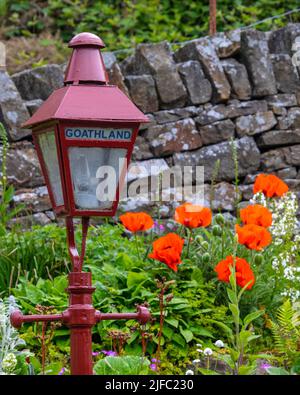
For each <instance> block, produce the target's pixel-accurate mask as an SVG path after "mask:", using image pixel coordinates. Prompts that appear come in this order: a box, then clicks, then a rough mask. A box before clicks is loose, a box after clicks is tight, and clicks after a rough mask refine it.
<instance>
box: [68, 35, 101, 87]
mask: <svg viewBox="0 0 300 395" xmlns="http://www.w3.org/2000/svg"><path fill="white" fill-rule="evenodd" d="M69 47H70V48H72V49H73V53H72V56H71V59H70V61H69V65H68V67H67V71H66V75H65V81H64V83H65V85H69V84H100V85H107V84H108V75H107V72H106V69H105V65H104V61H103V58H102V55H101V51H100V50H101V48H104V47H105V45H104V43H103V41H102V40H101V38H100V37H98V36H96V35H95V34H93V33H86V32H85V33H80V34H77V35H76V36H75V37H73V38H72V40H71V41H70V42H69Z"/></svg>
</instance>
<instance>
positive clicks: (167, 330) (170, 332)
mask: <svg viewBox="0 0 300 395" xmlns="http://www.w3.org/2000/svg"><path fill="white" fill-rule="evenodd" d="M163 334H164V336H166V337H167V338H168V339H169V340H170V339H172V337H173V334H174V330H173V329H171V328H170V327H168V326H167V325H164V327H163Z"/></svg>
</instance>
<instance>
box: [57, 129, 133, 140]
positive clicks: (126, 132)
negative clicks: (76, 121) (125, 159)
mask: <svg viewBox="0 0 300 395" xmlns="http://www.w3.org/2000/svg"><path fill="white" fill-rule="evenodd" d="M65 137H66V138H67V139H80V140H101V141H130V140H131V137H132V130H131V129H112V128H95V129H92V128H66V129H65Z"/></svg>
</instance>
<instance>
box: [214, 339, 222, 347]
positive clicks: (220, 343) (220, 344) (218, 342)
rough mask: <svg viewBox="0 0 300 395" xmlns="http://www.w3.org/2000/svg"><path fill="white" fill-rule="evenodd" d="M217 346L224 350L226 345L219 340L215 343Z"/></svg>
mask: <svg viewBox="0 0 300 395" xmlns="http://www.w3.org/2000/svg"><path fill="white" fill-rule="evenodd" d="M215 346H217V347H219V348H223V347H224V343H223V342H222V340H217V341H216V342H215Z"/></svg>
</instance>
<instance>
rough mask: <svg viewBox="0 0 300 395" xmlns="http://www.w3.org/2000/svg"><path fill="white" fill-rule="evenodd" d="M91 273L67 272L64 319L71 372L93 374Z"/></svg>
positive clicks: (94, 321) (92, 289) (93, 316)
mask: <svg viewBox="0 0 300 395" xmlns="http://www.w3.org/2000/svg"><path fill="white" fill-rule="evenodd" d="M94 290H95V288H94V287H92V276H91V273H85V272H71V273H69V286H68V288H67V292H68V293H69V308H68V310H67V311H66V312H65V315H64V321H65V323H66V324H67V326H68V327H69V328H70V330H71V374H72V375H91V374H93V361H92V327H93V326H94V325H95V323H96V319H95V316H96V310H95V309H94V307H93V306H92V294H93V292H94Z"/></svg>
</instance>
